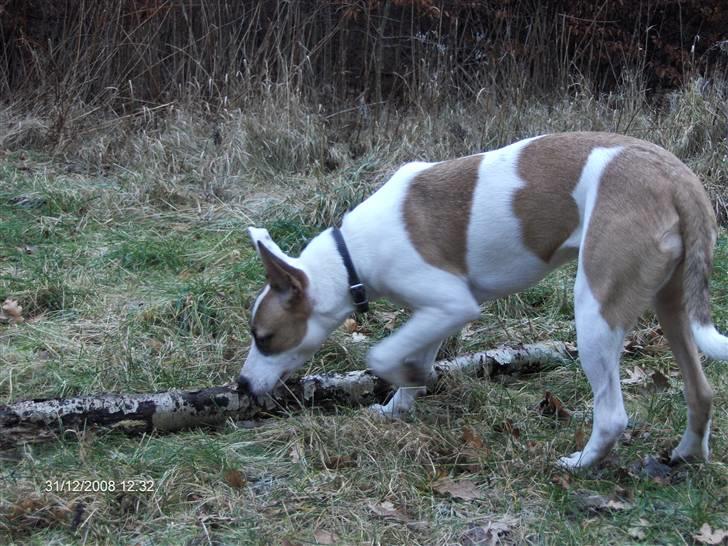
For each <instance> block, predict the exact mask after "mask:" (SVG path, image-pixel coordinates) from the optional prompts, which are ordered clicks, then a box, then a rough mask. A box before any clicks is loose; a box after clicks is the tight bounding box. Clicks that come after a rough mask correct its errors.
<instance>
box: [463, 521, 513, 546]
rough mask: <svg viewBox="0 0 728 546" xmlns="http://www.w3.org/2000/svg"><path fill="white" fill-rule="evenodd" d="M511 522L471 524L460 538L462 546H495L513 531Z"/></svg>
mask: <svg viewBox="0 0 728 546" xmlns="http://www.w3.org/2000/svg"><path fill="white" fill-rule="evenodd" d="M513 525H514V523H513V521H511V520H504V521H489V522H488V523H486V524H482V525H481V524H471V525H470V526H469V528H468V530H467V531H465V532H464V533H463V534H462V535H461V536H460V543H461V544H462V545H463V546H495V545H496V544H499V543H501V542H502V541H503V539H505V538H506V536H507V535H508V534H510V533H511V532H512V531H513Z"/></svg>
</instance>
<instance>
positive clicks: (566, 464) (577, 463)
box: [556, 451, 593, 471]
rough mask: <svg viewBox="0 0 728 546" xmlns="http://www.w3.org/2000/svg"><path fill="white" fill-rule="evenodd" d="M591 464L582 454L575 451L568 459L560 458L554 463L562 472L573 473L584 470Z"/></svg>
mask: <svg viewBox="0 0 728 546" xmlns="http://www.w3.org/2000/svg"><path fill="white" fill-rule="evenodd" d="M592 462H593V461H589V460H587V457H585V456H584V452H582V451H576V452H575V453H572V454H571V455H569V456H568V457H561V458H560V459H559V460H558V461H556V466H558V467H560V468H563V469H564V470H569V471H573V470H578V469H580V468H585V467H587V466H589V465H590V464H591V463H592Z"/></svg>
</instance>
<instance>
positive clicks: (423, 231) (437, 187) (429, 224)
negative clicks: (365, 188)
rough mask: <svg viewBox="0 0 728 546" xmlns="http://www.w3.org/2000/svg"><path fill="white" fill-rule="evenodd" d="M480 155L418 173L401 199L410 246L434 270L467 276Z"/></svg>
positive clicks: (440, 164)
mask: <svg viewBox="0 0 728 546" xmlns="http://www.w3.org/2000/svg"><path fill="white" fill-rule="evenodd" d="M482 159H483V156H482V155H471V156H467V157H461V158H459V159H453V160H450V161H443V162H442V163H438V164H437V165H433V166H432V167H430V168H428V169H426V170H424V171H422V172H420V173H418V174H417V175H416V176H415V177H414V178H413V179H412V182H410V186H409V188H408V190H407V195H406V197H405V200H404V205H403V214H404V224H405V227H406V229H407V234H408V235H409V238H410V241H412V245H413V246H414V247H415V248H416V249H417V252H419V253H420V255H421V256H422V258H423V259H424V260H425V261H426V262H427V263H429V264H430V265H433V266H435V267H438V268H440V269H444V270H445V271H450V272H452V273H455V274H458V275H466V274H467V272H468V266H467V262H466V252H467V233H468V223H469V222H470V208H471V206H472V202H473V191H474V190H475V183H476V181H477V179H478V168H479V167H480V163H481V161H482Z"/></svg>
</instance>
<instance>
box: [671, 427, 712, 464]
mask: <svg viewBox="0 0 728 546" xmlns="http://www.w3.org/2000/svg"><path fill="white" fill-rule="evenodd" d="M709 460H710V448H709V447H708V435H707V434H705V435H704V436H703V437H702V438H701V437H700V436H698V435H697V434H694V433H692V432H690V431H689V430H687V431H685V434H683V437H682V440H680V443H679V444H678V446H677V447H676V448H675V449H673V450H672V455H671V456H670V464H671V465H677V464H681V463H703V462H706V463H707V462H708V461H709Z"/></svg>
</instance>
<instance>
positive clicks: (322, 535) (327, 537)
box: [313, 529, 339, 544]
mask: <svg viewBox="0 0 728 546" xmlns="http://www.w3.org/2000/svg"><path fill="white" fill-rule="evenodd" d="M313 539H314V540H315V541H316V544H336V543H337V542H338V541H339V537H338V535H337V534H336V533H333V532H331V531H326V530H324V529H318V530H316V531H314V532H313Z"/></svg>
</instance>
